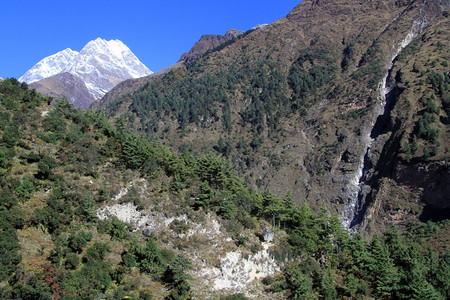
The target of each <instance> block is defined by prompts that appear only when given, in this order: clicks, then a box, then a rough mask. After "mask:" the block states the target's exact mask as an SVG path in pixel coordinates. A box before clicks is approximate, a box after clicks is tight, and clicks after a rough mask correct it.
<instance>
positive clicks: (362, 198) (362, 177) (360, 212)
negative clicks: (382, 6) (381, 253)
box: [342, 20, 426, 230]
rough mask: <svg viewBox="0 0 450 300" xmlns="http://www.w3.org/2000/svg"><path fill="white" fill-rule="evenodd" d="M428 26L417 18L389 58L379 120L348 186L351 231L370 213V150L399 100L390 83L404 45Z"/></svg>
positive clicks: (346, 217)
mask: <svg viewBox="0 0 450 300" xmlns="http://www.w3.org/2000/svg"><path fill="white" fill-rule="evenodd" d="M425 25H426V22H425V20H416V21H414V22H413V25H412V27H411V29H410V30H409V32H408V34H407V35H406V36H405V38H403V40H402V41H401V42H400V43H399V44H398V46H397V48H396V49H394V53H393V55H392V57H391V59H390V61H389V67H388V69H387V71H386V73H385V76H384V77H383V79H382V80H381V82H380V85H379V90H380V96H379V99H380V101H379V102H378V103H377V105H376V107H375V110H374V115H375V119H376V120H374V124H373V127H372V129H371V131H370V132H366V134H365V135H364V138H363V140H362V143H363V145H364V151H363V153H362V155H361V157H360V163H359V166H358V168H357V169H356V170H355V172H354V173H353V174H351V175H350V179H349V184H348V185H347V187H346V189H347V193H348V195H349V203H348V205H347V206H346V207H345V208H344V210H343V219H342V225H343V226H344V227H345V228H347V229H349V230H354V229H355V228H356V226H357V225H359V224H360V223H361V221H362V219H363V217H364V214H365V212H366V208H367V204H368V203H366V197H367V195H368V193H369V192H370V190H371V188H370V185H369V180H370V177H371V176H370V175H371V170H372V168H373V162H372V160H371V158H370V156H371V155H370V150H371V147H372V145H373V144H374V142H376V141H377V139H378V137H379V136H380V135H381V134H383V133H384V132H385V130H386V129H387V126H388V123H389V119H390V114H391V110H392V108H393V106H394V104H395V103H394V102H395V101H393V100H394V98H395V96H396V95H395V94H396V90H395V89H393V88H392V87H390V86H389V82H390V77H391V73H392V69H393V67H394V63H395V61H396V59H397V57H398V55H399V54H400V52H401V51H402V50H403V48H405V47H406V46H407V45H408V44H409V43H410V42H411V41H412V40H413V39H414V38H415V37H416V36H417V35H418V34H419V33H420V32H421V31H422V30H423V28H424V27H425Z"/></svg>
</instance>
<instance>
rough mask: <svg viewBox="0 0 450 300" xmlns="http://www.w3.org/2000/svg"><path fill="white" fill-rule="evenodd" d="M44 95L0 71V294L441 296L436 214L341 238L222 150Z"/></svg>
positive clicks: (343, 233) (441, 238) (332, 224)
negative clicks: (151, 133)
mask: <svg viewBox="0 0 450 300" xmlns="http://www.w3.org/2000/svg"><path fill="white" fill-rule="evenodd" d="M49 102H51V99H50V98H48V97H46V98H44V97H42V96H41V95H40V94H37V93H36V92H35V90H29V89H28V87H27V85H26V84H24V83H22V84H20V83H19V82H18V81H17V80H15V79H7V80H5V81H1V82H0V113H1V119H0V120H1V122H0V135H1V139H0V172H1V176H0V254H1V255H0V297H1V299H98V298H107V299H161V298H167V299H190V298H194V299H204V298H215V299H246V297H247V296H248V297H249V298H258V299H285V298H289V299H292V298H305V299H319V298H321V299H322V298H327V299H336V298H349V297H352V298H353V297H357V298H370V297H375V298H400V299H445V298H448V296H449V290H450V284H449V277H448V276H449V272H450V271H449V268H450V264H449V262H448V260H449V259H448V248H446V247H448V243H446V242H445V238H446V236H448V228H449V226H448V222H438V223H433V222H429V223H427V224H424V225H422V226H417V227H416V228H413V229H411V230H410V231H409V232H408V234H407V236H406V237H403V236H401V235H399V233H398V231H397V230H396V229H395V227H392V228H390V229H389V230H388V231H387V232H386V233H385V234H384V235H383V236H382V237H379V236H378V235H375V236H374V237H373V239H372V240H371V242H367V241H366V240H364V239H363V238H362V236H361V235H360V234H358V235H356V236H355V237H353V238H350V236H349V233H348V231H347V230H345V229H344V228H343V227H341V226H340V220H339V219H338V217H337V216H336V215H332V214H330V213H329V212H327V211H326V209H325V208H323V209H322V210H321V212H320V213H318V214H315V213H313V211H312V210H311V209H310V207H309V206H308V204H307V203H306V202H302V203H301V204H300V205H296V204H295V203H294V201H293V199H292V196H291V194H289V193H288V194H286V195H285V196H284V197H283V198H280V197H277V196H276V195H274V194H272V193H271V192H269V191H264V192H262V191H259V190H254V189H251V188H249V187H248V186H247V185H246V184H245V183H244V182H243V181H241V180H240V179H239V177H238V176H237V175H236V173H235V171H234V168H233V166H232V165H231V164H230V162H229V161H228V160H226V159H224V158H220V157H218V156H215V155H213V154H211V153H209V154H198V155H195V154H192V153H190V152H189V151H184V152H183V153H182V154H181V155H177V154H175V153H174V152H172V151H171V150H169V148H167V147H165V146H163V145H161V144H160V143H159V142H158V141H156V140H153V141H149V140H147V139H145V138H143V137H140V136H138V135H137V134H136V133H135V132H133V131H130V130H128V129H126V124H125V119H124V118H118V120H117V122H116V123H115V129H113V127H112V126H111V125H110V124H109V123H108V122H107V119H106V116H105V115H104V113H103V112H102V111H98V112H95V113H94V112H92V111H90V110H88V111H86V112H83V111H82V110H80V109H78V110H74V109H73V108H72V106H71V105H70V104H69V103H68V102H67V101H64V100H62V101H60V100H57V101H55V102H54V104H55V106H54V107H51V106H50V105H49ZM427 245H429V246H427Z"/></svg>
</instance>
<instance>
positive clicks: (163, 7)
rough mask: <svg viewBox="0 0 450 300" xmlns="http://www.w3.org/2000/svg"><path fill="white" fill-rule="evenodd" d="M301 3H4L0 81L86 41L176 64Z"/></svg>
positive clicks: (149, 61) (156, 66)
mask: <svg viewBox="0 0 450 300" xmlns="http://www.w3.org/2000/svg"><path fill="white" fill-rule="evenodd" d="M300 2H301V0H280V1H274V0H270V1H269V0H251V1H246V0H240V1H238V0H226V1H224V0H208V1H203V0H199V1H196V0H193V1H182V0H178V1H175V0H165V1H162V0H147V1H144V0H138V1H133V0H130V1H116V0H109V1H104V0H101V1H96V0H90V1H85V0H79V1H65V0H58V1H56V0H51V1H46V0H41V1H36V0H27V1H23V0H6V1H2V4H1V5H0V28H1V37H0V41H1V42H0V77H3V78H7V77H16V78H19V77H20V76H22V75H23V74H24V73H25V72H26V71H27V70H28V69H30V68H31V67H32V66H33V65H34V64H36V63H37V62H38V61H39V60H41V59H42V58H44V57H46V56H49V55H52V54H55V53H56V52H59V51H61V50H64V49H66V48H71V49H72V50H76V51H80V50H81V48H82V47H83V46H84V45H85V44H86V43H88V42H89V41H90V40H93V39H96V38H97V37H101V38H104V39H107V40H110V39H119V40H121V41H122V42H124V43H125V45H127V46H128V47H129V48H130V49H131V51H133V53H134V54H135V55H136V56H137V57H138V58H139V59H140V60H141V61H142V62H143V63H144V64H145V65H146V66H147V67H148V68H149V69H150V70H152V71H159V70H161V69H163V68H165V67H167V66H170V65H172V64H174V63H176V62H177V60H178V59H179V57H180V56H181V55H182V54H183V53H184V52H186V51H188V50H189V49H190V48H191V46H192V45H194V43H195V42H196V41H197V40H198V39H199V38H200V36H201V35H202V34H224V33H225V32H226V31H227V30H228V29H229V28H235V29H239V30H248V29H250V28H251V27H253V26H254V25H256V24H262V23H271V22H273V21H276V20H278V19H280V18H282V17H285V16H286V15H287V14H288V13H289V11H290V10H292V9H293V8H294V7H295V6H296V5H297V4H299V3H300Z"/></svg>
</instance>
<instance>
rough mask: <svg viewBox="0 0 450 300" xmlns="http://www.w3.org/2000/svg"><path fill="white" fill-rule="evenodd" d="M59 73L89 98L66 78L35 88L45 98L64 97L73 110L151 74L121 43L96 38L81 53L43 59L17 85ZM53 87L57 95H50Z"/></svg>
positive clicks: (58, 78) (62, 53)
mask: <svg viewBox="0 0 450 300" xmlns="http://www.w3.org/2000/svg"><path fill="white" fill-rule="evenodd" d="M61 73H70V74H72V75H73V76H75V77H76V78H78V79H79V80H81V81H82V82H84V84H85V86H86V88H87V90H88V91H89V95H87V94H86V93H85V92H84V89H83V88H80V87H79V80H76V84H75V80H74V79H73V78H72V79H71V80H67V76H63V77H60V76H57V77H53V78H52V79H51V80H45V81H42V82H38V84H35V87H36V88H37V89H38V91H39V92H42V93H44V94H46V95H47V94H48V95H53V94H54V95H66V96H68V98H69V99H70V101H71V102H72V103H73V104H74V105H75V106H76V107H81V108H87V107H88V106H89V105H90V104H91V103H92V102H93V101H95V100H97V99H100V98H101V97H103V95H104V94H105V93H106V92H108V91H109V90H111V89H112V88H113V87H114V86H116V85H117V84H118V83H120V82H122V81H123V80H126V79H129V78H138V77H143V76H146V75H149V74H151V73H152V72H151V71H150V70H149V69H148V68H147V67H146V66H145V65H144V64H142V63H141V62H140V61H139V59H138V58H137V57H136V56H135V55H134V54H133V53H132V52H131V50H130V49H129V48H128V47H127V46H125V45H124V44H123V43H122V42H121V41H119V40H111V41H106V40H103V39H100V38H98V39H96V40H94V41H90V42H89V43H88V44H87V45H86V46H84V48H83V49H82V50H81V51H80V52H76V51H72V50H71V49H66V50H64V51H61V52H58V53H56V54H54V55H52V56H49V57H46V58H44V59H43V60H41V61H40V62H39V63H37V64H36V65H35V66H34V67H33V68H31V69H30V70H29V71H27V72H26V73H25V74H24V76H22V77H21V78H19V81H24V82H27V83H29V84H30V83H35V82H37V81H39V80H42V79H46V78H49V77H51V76H54V75H58V74H61ZM56 81H58V83H55V82H56ZM56 85H57V86H58V91H52V88H53V87H55V86H56ZM65 91H67V92H65ZM50 92H52V93H50Z"/></svg>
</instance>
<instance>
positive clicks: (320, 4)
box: [102, 0, 450, 234]
mask: <svg viewBox="0 0 450 300" xmlns="http://www.w3.org/2000/svg"><path fill="white" fill-rule="evenodd" d="M448 6H449V1H440V0H434V1H428V0H427V1H425V0H411V1H407V0H405V1H392V0H391V1H388V0H385V1H383V0H379V1H326V0H325V1H322V0H321V1H311V0H310V1H303V2H302V3H301V4H299V5H298V6H297V7H295V8H294V9H293V10H292V11H291V12H290V13H289V14H288V15H287V16H286V17H285V18H283V19H280V20H278V21H276V22H274V23H272V24H270V25H268V26H266V27H264V28H261V29H258V30H254V31H249V32H247V33H246V34H243V35H242V36H240V37H238V38H236V39H235V40H233V42H231V43H229V44H226V45H223V46H221V47H218V48H217V49H215V50H214V51H211V52H209V53H207V54H206V55H204V56H202V57H201V58H199V59H198V60H196V61H195V62H194V63H192V64H190V65H188V66H187V67H180V68H178V69H174V70H172V71H171V72H170V73H168V74H167V75H165V76H163V77H162V78H161V79H158V80H155V81H153V82H150V83H147V84H145V85H143V86H141V87H140V88H139V89H137V90H135V91H133V92H131V93H130V94H127V95H125V96H121V97H119V98H111V97H110V98H108V101H107V102H106V101H104V102H102V105H104V108H105V109H106V111H107V114H108V116H109V117H111V118H113V119H115V118H117V117H118V116H119V115H123V117H125V118H126V119H127V121H128V122H129V123H130V124H132V126H133V127H134V128H136V129H137V130H138V131H140V132H142V133H145V134H146V135H147V136H149V137H158V138H159V139H160V140H161V141H162V142H163V143H164V144H166V145H168V146H170V147H171V148H172V149H175V150H177V149H178V150H180V151H183V150H185V149H189V150H193V151H199V152H202V151H205V150H206V151H211V150H212V149H214V150H215V151H217V152H218V153H220V154H222V155H223V156H225V157H227V158H230V159H231V161H232V162H233V163H234V165H235V167H236V168H237V169H238V170H239V172H240V174H242V176H245V177H246V180H247V182H249V183H250V184H252V186H253V187H258V188H262V189H270V190H272V191H273V192H274V193H275V194H277V195H279V196H282V195H284V194H286V192H288V191H290V192H292V195H293V198H294V200H295V201H296V202H297V203H299V202H301V201H302V200H307V202H308V203H309V204H310V205H311V206H312V207H313V208H314V209H316V210H318V208H319V207H321V206H326V207H327V208H328V209H329V210H330V211H333V212H335V213H338V214H339V216H340V218H341V220H342V222H343V224H344V225H345V226H346V227H351V228H354V229H359V228H364V231H363V232H364V233H365V234H372V233H374V232H381V231H384V230H386V228H387V226H389V225H390V224H397V225H399V226H400V228H401V229H402V230H404V229H406V228H407V227H408V226H410V225H411V224H412V223H414V222H418V220H421V221H426V220H429V219H436V220H438V219H442V218H444V219H445V218H448V215H449V202H448V199H449V189H448V186H449V182H450V176H449V168H448V157H449V154H448V148H449V144H448V143H449V142H448V141H449V140H450V139H449V122H448V120H449V115H448V114H449V101H450V99H449V96H448V84H449V81H450V76H449V73H448V71H449V69H448V54H449V48H448V45H449V43H448V41H449V23H448Z"/></svg>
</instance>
